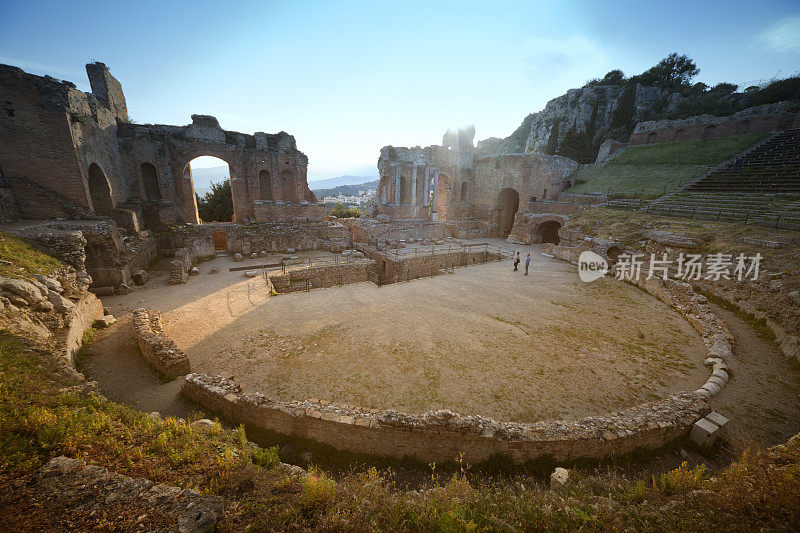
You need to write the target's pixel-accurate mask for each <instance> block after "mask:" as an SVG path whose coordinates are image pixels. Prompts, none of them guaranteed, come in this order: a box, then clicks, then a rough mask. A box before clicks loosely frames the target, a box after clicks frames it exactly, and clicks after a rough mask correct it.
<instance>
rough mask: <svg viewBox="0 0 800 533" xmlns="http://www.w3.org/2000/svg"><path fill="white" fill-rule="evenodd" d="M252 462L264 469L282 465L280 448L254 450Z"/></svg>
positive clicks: (251, 453)
mask: <svg viewBox="0 0 800 533" xmlns="http://www.w3.org/2000/svg"><path fill="white" fill-rule="evenodd" d="M250 460H251V461H253V464H254V465H256V466H260V467H262V468H272V467H273V466H275V465H277V464H278V463H280V459H279V458H278V448H277V446H273V447H272V448H254V449H253V450H251V451H250Z"/></svg>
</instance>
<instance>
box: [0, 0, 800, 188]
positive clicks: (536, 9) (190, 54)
mask: <svg viewBox="0 0 800 533" xmlns="http://www.w3.org/2000/svg"><path fill="white" fill-rule="evenodd" d="M2 12H3V15H2V17H0V62H2V63H10V64H13V65H16V66H19V67H21V68H23V69H25V70H27V71H29V72H33V73H36V74H50V75H52V76H54V77H57V78H62V79H68V80H70V81H73V82H75V83H76V84H77V85H78V87H79V88H81V89H83V90H88V82H87V81H86V74H85V71H84V70H83V66H84V65H85V64H86V63H87V62H90V61H95V60H97V61H103V62H104V63H106V64H107V65H108V66H109V68H110V69H111V71H112V73H113V74H114V75H115V76H116V77H117V78H118V79H119V80H120V81H121V82H122V84H123V87H124V89H125V94H126V97H127V101H128V110H129V113H130V115H131V118H132V119H133V120H134V121H136V122H139V123H149V122H158V123H166V124H187V123H189V122H190V118H189V116H190V115H191V114H192V113H201V114H210V115H214V116H216V117H217V118H218V119H219V121H220V123H221V125H222V127H223V128H225V129H231V130H237V131H242V132H245V133H252V132H254V131H266V132H277V131H280V130H285V131H287V132H289V133H291V134H293V135H294V136H295V138H296V139H297V144H298V147H299V148H300V149H301V150H303V151H304V152H305V153H306V155H308V157H309V178H310V179H320V178H326V177H331V176H337V175H341V174H348V173H350V174H359V175H362V174H363V175H377V170H376V169H375V163H376V161H377V158H378V152H379V150H380V148H381V147H382V146H384V145H387V144H393V145H399V146H405V145H416V144H420V145H423V146H424V145H429V144H438V143H440V142H441V137H442V134H443V133H444V131H445V130H446V129H447V127H448V126H454V127H457V126H459V125H464V124H469V123H474V124H475V126H476V129H477V134H476V140H477V139H482V138H486V137H490V136H503V137H504V136H507V135H508V134H510V133H511V132H512V131H513V130H514V129H515V128H516V127H517V126H518V125H519V123H520V122H521V121H522V119H523V118H524V117H525V115H527V114H528V113H531V112H535V111H539V110H541V109H542V107H543V106H544V104H545V103H546V102H547V101H548V100H550V99H551V98H554V97H556V96H559V95H561V94H562V93H563V92H564V91H566V90H567V89H569V88H571V87H577V86H580V85H582V84H583V83H584V82H585V81H587V80H588V79H590V78H594V77H600V76H602V75H603V74H605V73H606V72H607V71H609V70H611V69H613V68H621V69H622V70H623V71H625V72H626V73H627V74H636V73H639V72H641V71H643V70H645V69H646V68H648V67H650V66H651V65H653V64H655V63H656V62H657V61H658V60H659V59H661V58H662V57H664V56H666V55H667V54H669V53H671V52H673V51H677V52H679V53H685V54H688V55H689V56H690V57H692V58H693V59H694V60H695V61H696V63H697V65H698V66H699V67H700V76H699V77H698V80H700V81H704V82H706V83H708V84H714V83H717V82H720V81H731V82H734V83H739V84H743V85H747V84H751V83H757V82H759V81H761V80H768V79H769V78H772V77H775V76H786V75H790V74H793V73H795V72H798V70H800V3H798V2H797V0H794V1H763V2H761V1H760V2H750V1H747V2H745V1H737V0H731V1H727V2H703V1H698V0H695V1H692V2H681V1H673V2H669V3H663V2H658V3H655V2H653V3H649V2H642V1H639V2H599V1H596V0H594V1H591V2H569V1H563V2H531V1H528V2H502V1H485V2H467V1H463V0H462V1H459V2H435V3H434V2H430V1H428V2H377V1H372V2H304V1H284V2H235V1H231V2H219V1H214V2H205V1H192V2H181V1H164V0H161V1H158V2H151V1H136V2H116V1H113V0H108V1H106V2H82V1H79V0H74V1H71V2H37V1H35V0H29V1H16V0H2Z"/></svg>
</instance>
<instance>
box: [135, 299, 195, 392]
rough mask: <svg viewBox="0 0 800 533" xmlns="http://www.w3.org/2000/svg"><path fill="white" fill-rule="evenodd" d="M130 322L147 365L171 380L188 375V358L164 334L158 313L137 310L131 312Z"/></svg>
mask: <svg viewBox="0 0 800 533" xmlns="http://www.w3.org/2000/svg"><path fill="white" fill-rule="evenodd" d="M131 322H132V325H133V333H134V336H135V337H136V340H137V342H138V343H139V350H140V351H141V353H142V357H143V358H144V360H145V361H146V362H147V364H149V365H150V366H152V367H153V368H155V369H156V370H158V371H159V372H161V373H162V374H164V375H166V376H169V377H173V378H174V377H177V376H183V375H185V374H188V373H189V371H190V368H189V358H188V357H186V354H185V353H183V352H182V351H181V349H180V348H178V346H177V345H176V344H175V341H173V340H172V339H169V338H167V336H166V335H165V334H164V326H163V325H162V323H161V313H160V312H158V311H149V310H147V309H137V310H136V311H134V312H133V317H132V320H131Z"/></svg>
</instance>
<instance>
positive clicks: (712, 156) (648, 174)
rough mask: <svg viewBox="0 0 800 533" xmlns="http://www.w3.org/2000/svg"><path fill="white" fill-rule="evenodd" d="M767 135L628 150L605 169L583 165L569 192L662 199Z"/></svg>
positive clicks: (663, 144)
mask: <svg viewBox="0 0 800 533" xmlns="http://www.w3.org/2000/svg"><path fill="white" fill-rule="evenodd" d="M763 138H764V135H761V134H754V135H737V136H732V137H720V138H718V139H707V140H700V141H686V142H677V143H662V144H650V145H642V146H629V147H627V148H626V149H625V150H624V151H623V152H622V153H621V154H620V155H618V156H617V157H615V158H614V159H612V160H611V161H609V162H608V164H607V165H605V166H604V167H595V166H594V165H581V166H580V167H578V170H577V171H576V172H575V173H574V174H573V175H572V178H573V183H575V184H576V185H575V186H573V187H572V188H570V189H569V190H568V192H576V193H583V192H609V191H610V192H612V193H622V194H643V195H644V196H645V197H658V196H661V195H663V194H665V193H667V192H669V191H671V190H673V189H675V188H677V187H678V186H680V185H681V184H683V183H686V182H688V181H691V180H692V179H694V178H696V177H699V176H702V175H703V174H705V173H707V172H709V171H710V170H711V169H712V168H714V167H715V166H717V165H718V164H720V163H722V162H723V161H725V160H726V159H729V158H731V157H733V156H735V155H736V154H738V153H740V152H742V151H743V150H745V149H747V148H749V147H750V146H752V145H754V144H756V143H757V142H759V141H760V140H761V139H763Z"/></svg>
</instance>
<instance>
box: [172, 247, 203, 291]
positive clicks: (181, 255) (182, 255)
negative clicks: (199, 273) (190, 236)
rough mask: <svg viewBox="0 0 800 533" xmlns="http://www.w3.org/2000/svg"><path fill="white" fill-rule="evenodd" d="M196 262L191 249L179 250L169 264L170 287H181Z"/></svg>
mask: <svg viewBox="0 0 800 533" xmlns="http://www.w3.org/2000/svg"><path fill="white" fill-rule="evenodd" d="M195 261H197V256H196V255H195V254H194V252H193V250H192V249H191V248H180V249H178V251H176V252H175V255H174V256H173V258H172V261H170V262H169V278H168V279H167V282H168V283H169V284H170V285H181V284H182V283H186V281H187V280H188V279H189V269H190V268H191V267H192V265H194V262H195Z"/></svg>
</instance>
